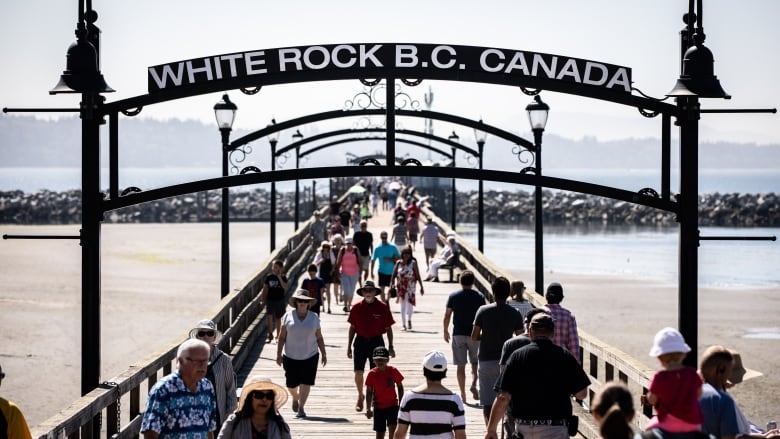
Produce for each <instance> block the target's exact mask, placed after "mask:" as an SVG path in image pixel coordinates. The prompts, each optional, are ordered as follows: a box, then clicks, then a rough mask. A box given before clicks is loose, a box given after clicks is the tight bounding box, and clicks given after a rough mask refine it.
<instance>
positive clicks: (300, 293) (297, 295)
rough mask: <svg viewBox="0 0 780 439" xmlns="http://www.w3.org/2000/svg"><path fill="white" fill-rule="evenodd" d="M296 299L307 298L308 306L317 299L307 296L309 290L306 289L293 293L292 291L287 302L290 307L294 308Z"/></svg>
mask: <svg viewBox="0 0 780 439" xmlns="http://www.w3.org/2000/svg"><path fill="white" fill-rule="evenodd" d="M296 300H308V301H309V307H311V306H312V305H314V303H315V302H317V299H315V298H313V297H311V296H309V292H308V291H306V290H297V291H296V292H295V293H293V295H292V296H290V300H289V301H288V302H287V303H289V304H290V306H291V307H293V308H295V301H296Z"/></svg>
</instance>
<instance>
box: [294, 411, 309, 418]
mask: <svg viewBox="0 0 780 439" xmlns="http://www.w3.org/2000/svg"><path fill="white" fill-rule="evenodd" d="M295 417H296V418H298V419H303V418H305V417H306V412H304V411H303V409H300V410H298V413H296V414H295Z"/></svg>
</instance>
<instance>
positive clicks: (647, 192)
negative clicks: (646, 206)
mask: <svg viewBox="0 0 780 439" xmlns="http://www.w3.org/2000/svg"><path fill="white" fill-rule="evenodd" d="M639 195H645V196H647V197H653V198H661V196H660V195H658V192H656V190H655V189H653V188H651V187H645V188H642V189H639Z"/></svg>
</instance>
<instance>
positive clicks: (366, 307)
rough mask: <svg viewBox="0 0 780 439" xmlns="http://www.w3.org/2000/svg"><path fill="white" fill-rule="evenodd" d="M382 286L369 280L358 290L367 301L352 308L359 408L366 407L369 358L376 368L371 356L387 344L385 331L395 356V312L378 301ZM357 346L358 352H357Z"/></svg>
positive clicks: (349, 337) (349, 341) (351, 335)
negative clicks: (364, 374)
mask: <svg viewBox="0 0 780 439" xmlns="http://www.w3.org/2000/svg"><path fill="white" fill-rule="evenodd" d="M377 293H379V289H378V288H377V287H376V286H375V285H374V282H372V281H370V280H369V281H366V283H365V285H364V286H363V287H362V288H360V289H358V290H357V294H358V295H359V296H362V297H363V300H361V301H360V302H358V303H356V304H355V306H353V307H352V309H351V310H350V311H349V317H347V322H349V332H348V335H347V358H351V359H352V360H353V370H354V372H355V388H357V391H358V397H357V403H355V410H356V411H358V412H359V411H362V410H363V402H364V400H365V396H364V395H363V383H364V381H363V371H364V370H365V368H366V360H368V362H369V365H370V367H371V368H372V369H373V368H374V367H375V366H376V365H375V364H374V360H373V359H372V358H371V355H372V353H373V351H374V348H376V347H377V346H384V345H385V341H384V339H383V337H382V334H387V352H388V353H389V354H390V356H391V357H395V350H394V349H393V324H394V323H395V320H393V315H392V314H390V308H389V307H388V306H387V304H386V303H384V302H382V301H379V300H376V295H377ZM353 349H354V351H353Z"/></svg>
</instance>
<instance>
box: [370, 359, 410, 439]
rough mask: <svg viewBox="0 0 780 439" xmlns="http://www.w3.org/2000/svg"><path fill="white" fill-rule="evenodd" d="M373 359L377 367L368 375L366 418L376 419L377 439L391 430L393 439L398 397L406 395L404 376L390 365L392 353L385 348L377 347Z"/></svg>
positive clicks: (396, 420) (382, 438) (382, 437)
mask: <svg viewBox="0 0 780 439" xmlns="http://www.w3.org/2000/svg"><path fill="white" fill-rule="evenodd" d="M372 358H373V360H374V364H376V367H375V368H373V369H371V370H370V371H368V375H366V406H367V408H366V417H367V418H368V419H371V418H372V417H373V418H374V431H375V432H376V439H384V437H385V431H386V430H390V436H389V437H390V438H391V439H392V437H393V436H394V435H395V427H396V425H397V424H398V395H403V394H404V386H403V384H401V381H403V380H404V376H403V375H401V372H399V371H398V369H396V368H395V367H393V366H391V365H389V364H388V361H389V360H390V352H388V350H387V349H386V348H385V347H384V346H377V347H375V348H374V351H373V353H372Z"/></svg>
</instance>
